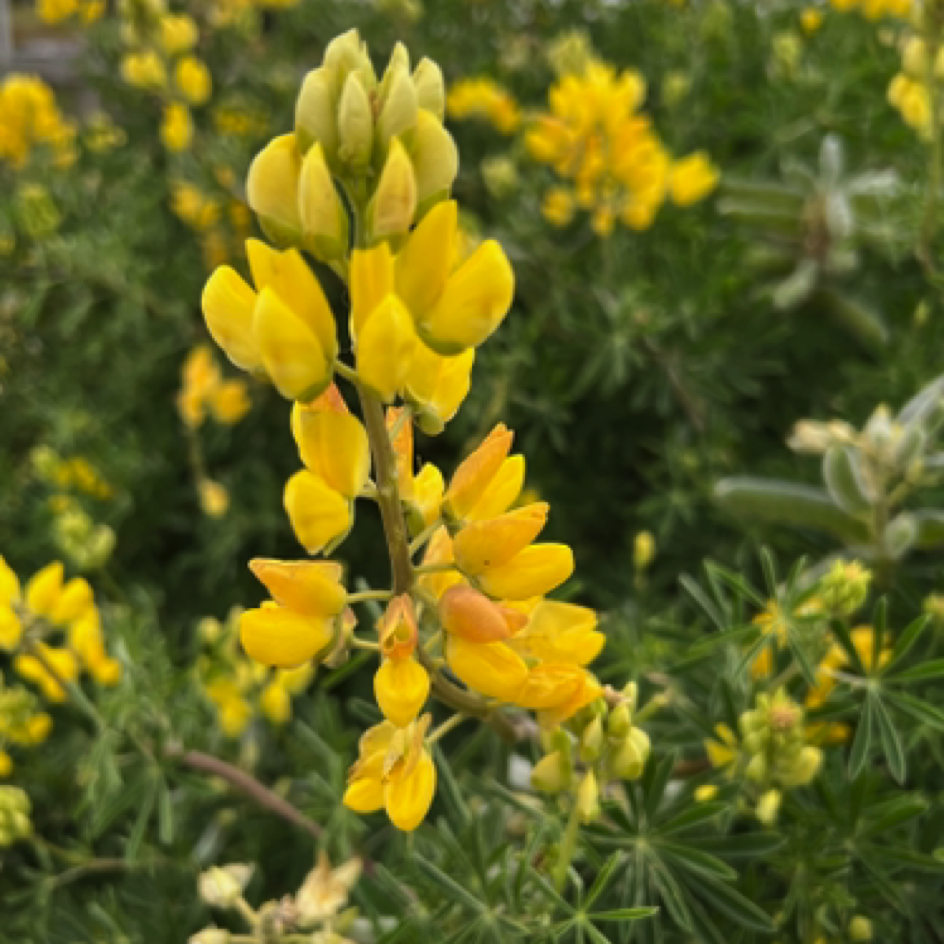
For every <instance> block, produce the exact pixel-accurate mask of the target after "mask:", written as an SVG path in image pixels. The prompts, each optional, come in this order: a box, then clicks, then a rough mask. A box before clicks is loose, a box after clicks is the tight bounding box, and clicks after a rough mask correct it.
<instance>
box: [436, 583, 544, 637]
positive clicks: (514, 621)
mask: <svg viewBox="0 0 944 944" xmlns="http://www.w3.org/2000/svg"><path fill="white" fill-rule="evenodd" d="M439 620H440V622H441V623H442V626H443V629H445V630H446V632H447V633H449V634H450V635H454V636H458V637H460V638H462V639H464V640H466V641H467V642H474V643H491V642H502V641H503V640H506V639H508V638H509V637H510V636H512V635H513V634H514V633H515V632H517V631H518V630H519V629H521V627H522V626H524V625H525V623H526V622H527V620H528V617H527V616H526V615H525V614H523V613H520V612H518V611H517V610H513V609H509V608H508V607H503V606H501V605H499V604H497V603H494V602H493V601H492V600H489V598H488V597H487V596H485V594H484V593H481V592H480V591H478V590H476V589H474V588H473V587H470V586H468V585H466V584H457V585H456V586H453V587H450V588H449V589H447V590H446V591H445V592H444V593H443V595H442V597H441V598H440V601H439Z"/></svg>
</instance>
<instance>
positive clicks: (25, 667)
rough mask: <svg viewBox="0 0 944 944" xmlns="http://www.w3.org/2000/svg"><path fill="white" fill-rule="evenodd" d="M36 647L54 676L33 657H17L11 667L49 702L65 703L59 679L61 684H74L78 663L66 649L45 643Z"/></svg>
mask: <svg viewBox="0 0 944 944" xmlns="http://www.w3.org/2000/svg"><path fill="white" fill-rule="evenodd" d="M37 646H38V648H39V650H40V652H41V654H42V656H43V658H44V659H45V662H47V663H48V664H49V665H50V666H51V667H52V669H53V670H54V671H55V675H53V674H52V673H51V672H50V671H49V670H48V669H47V668H46V666H45V665H44V664H43V663H42V662H40V660H39V659H38V658H37V657H36V656H33V655H26V654H21V655H18V656H17V657H16V658H15V659H14V661H13V667H14V668H15V669H16V671H17V672H18V673H19V674H20V675H22V676H23V678H25V679H28V680H29V681H31V682H35V683H36V684H37V685H38V686H39V687H40V688H41V689H42V692H43V695H45V696H46V698H48V699H49V700H50V701H54V702H62V701H65V700H66V690H65V689H64V688H63V687H62V684H60V679H61V680H62V681H63V682H74V681H75V680H76V679H77V678H78V676H79V663H78V661H77V660H76V658H75V655H74V654H73V653H72V652H71V651H70V650H68V649H61V648H56V647H54V646H48V645H46V644H45V643H38V644H37Z"/></svg>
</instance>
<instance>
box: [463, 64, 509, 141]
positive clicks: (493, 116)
mask: <svg viewBox="0 0 944 944" xmlns="http://www.w3.org/2000/svg"><path fill="white" fill-rule="evenodd" d="M446 108H447V110H448V112H449V117H450V118H454V119H455V120H456V121H467V120H468V119H470V118H479V119H482V120H484V121H487V122H488V123H489V124H491V125H492V127H493V128H495V130H496V131H499V132H501V134H514V133H515V132H516V131H517V130H518V126H519V125H520V124H521V109H520V108H519V107H518V103H517V102H516V101H515V98H514V96H513V95H512V94H511V93H510V92H509V91H508V90H507V89H505V88H503V87H502V86H501V85H499V84H498V83H497V82H496V81H495V80H494V79H490V78H488V77H487V76H484V77H481V78H472V79H462V80H461V81H459V82H456V83H455V85H453V86H452V88H451V89H450V90H449V97H448V98H447V99H446Z"/></svg>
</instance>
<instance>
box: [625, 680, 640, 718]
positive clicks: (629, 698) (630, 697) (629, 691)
mask: <svg viewBox="0 0 944 944" xmlns="http://www.w3.org/2000/svg"><path fill="white" fill-rule="evenodd" d="M623 698H624V699H625V700H626V706H627V707H628V708H629V710H630V712H633V711H635V710H636V705H637V704H638V703H639V686H638V685H637V684H636V683H635V682H627V683H626V684H625V685H624V686H623Z"/></svg>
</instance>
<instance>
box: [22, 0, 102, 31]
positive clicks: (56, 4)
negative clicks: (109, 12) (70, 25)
mask: <svg viewBox="0 0 944 944" xmlns="http://www.w3.org/2000/svg"><path fill="white" fill-rule="evenodd" d="M105 6H106V4H105V0H36V15H37V16H38V17H39V18H40V20H42V21H43V23H49V24H50V25H55V24H56V23H62V22H64V21H65V20H75V21H76V22H78V23H81V24H82V25H83V26H90V25H91V24H92V23H94V22H95V21H96V20H99V19H101V17H102V14H104V12H105Z"/></svg>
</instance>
